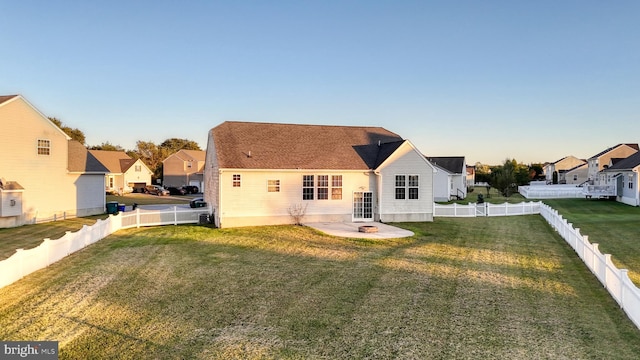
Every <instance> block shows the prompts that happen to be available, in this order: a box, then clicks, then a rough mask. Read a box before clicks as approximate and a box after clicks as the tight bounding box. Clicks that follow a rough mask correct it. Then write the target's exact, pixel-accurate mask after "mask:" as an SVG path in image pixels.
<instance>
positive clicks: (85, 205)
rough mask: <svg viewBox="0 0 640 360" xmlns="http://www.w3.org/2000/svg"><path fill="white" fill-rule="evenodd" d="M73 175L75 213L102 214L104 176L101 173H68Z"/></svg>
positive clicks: (82, 214)
mask: <svg viewBox="0 0 640 360" xmlns="http://www.w3.org/2000/svg"><path fill="white" fill-rule="evenodd" d="M69 176H72V177H75V181H74V182H73V183H74V189H75V193H76V209H77V210H76V215H77V216H90V215H98V214H104V212H105V211H106V199H105V196H104V176H103V175H102V174H83V175H69Z"/></svg>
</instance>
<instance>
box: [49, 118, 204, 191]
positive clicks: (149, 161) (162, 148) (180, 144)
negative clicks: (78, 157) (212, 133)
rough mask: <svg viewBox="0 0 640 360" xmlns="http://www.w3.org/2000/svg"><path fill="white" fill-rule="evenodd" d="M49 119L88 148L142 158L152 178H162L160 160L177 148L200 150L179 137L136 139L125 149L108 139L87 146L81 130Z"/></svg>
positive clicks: (174, 151) (190, 141) (196, 144)
mask: <svg viewBox="0 0 640 360" xmlns="http://www.w3.org/2000/svg"><path fill="white" fill-rule="evenodd" d="M49 120H51V122H53V123H54V124H56V126H58V127H59V128H60V129H61V130H62V131H64V132H65V133H66V134H67V135H69V137H71V138H72V139H73V140H76V141H78V142H80V143H81V144H82V145H84V146H86V147H87V148H88V149H89V150H107V151H124V152H125V153H126V154H127V155H129V156H130V157H131V158H133V159H140V160H142V162H144V163H145V165H147V167H148V168H149V170H151V171H152V172H153V175H152V177H153V180H155V179H161V178H162V160H164V159H166V158H167V156H169V155H171V154H174V153H176V152H178V151H179V150H202V149H200V146H199V145H198V143H196V142H195V141H192V140H188V139H179V138H170V139H166V140H165V141H163V142H162V143H160V144H155V143H153V142H151V141H142V140H138V141H136V147H135V148H134V149H126V150H125V149H124V148H123V147H122V146H120V145H114V144H112V143H110V142H108V141H107V142H103V143H102V144H100V145H91V146H88V145H87V144H86V143H85V142H86V137H85V135H84V132H82V130H80V129H76V128H71V127H69V126H65V125H64V124H63V123H62V121H61V120H60V119H57V118H52V117H50V118H49Z"/></svg>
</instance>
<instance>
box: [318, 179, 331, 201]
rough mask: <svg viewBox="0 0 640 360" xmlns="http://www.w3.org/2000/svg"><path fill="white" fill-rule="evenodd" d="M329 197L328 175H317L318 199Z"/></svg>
mask: <svg viewBox="0 0 640 360" xmlns="http://www.w3.org/2000/svg"><path fill="white" fill-rule="evenodd" d="M328 199H329V175H318V200H328Z"/></svg>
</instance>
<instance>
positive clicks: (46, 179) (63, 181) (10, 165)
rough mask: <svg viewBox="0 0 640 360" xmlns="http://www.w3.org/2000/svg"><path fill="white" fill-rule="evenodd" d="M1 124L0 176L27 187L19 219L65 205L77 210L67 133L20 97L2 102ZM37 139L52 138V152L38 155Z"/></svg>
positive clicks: (46, 214)
mask: <svg viewBox="0 0 640 360" xmlns="http://www.w3.org/2000/svg"><path fill="white" fill-rule="evenodd" d="M0 125H1V126H2V133H1V136H0V137H1V141H0V153H2V154H3V156H2V157H0V169H2V170H1V172H2V174H0V176H2V177H4V178H5V179H7V180H10V181H17V182H18V183H20V185H22V186H23V187H24V192H23V198H22V200H23V207H22V209H23V216H22V219H21V220H20V221H19V222H20V223H23V222H25V221H32V220H33V219H34V218H36V217H37V218H47V217H49V216H51V215H52V214H55V213H58V212H59V211H60V210H65V209H69V210H74V212H75V209H76V196H75V186H74V183H73V182H74V181H75V179H74V177H71V176H69V175H68V174H67V161H68V141H67V140H68V137H67V136H66V135H65V134H64V133H63V132H62V131H61V130H60V129H59V128H57V127H56V126H55V125H54V124H53V123H51V122H50V121H49V120H48V119H46V117H44V116H43V115H42V114H40V113H39V112H38V111H37V110H36V109H34V108H33V107H31V106H30V105H29V104H28V103H27V102H25V101H24V100H22V99H21V98H17V99H13V100H10V101H8V102H7V103H4V104H2V106H0ZM38 139H42V140H49V141H50V144H51V146H50V155H38V151H37V142H38ZM101 193H102V192H101Z"/></svg>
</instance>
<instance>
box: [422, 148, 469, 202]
mask: <svg viewBox="0 0 640 360" xmlns="http://www.w3.org/2000/svg"><path fill="white" fill-rule="evenodd" d="M427 160H429V162H430V163H431V164H433V165H434V166H435V167H436V169H437V170H438V172H437V173H436V174H435V175H434V176H433V200H434V201H449V200H452V199H464V198H466V197H467V165H466V163H465V158H464V156H445V157H427Z"/></svg>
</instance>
